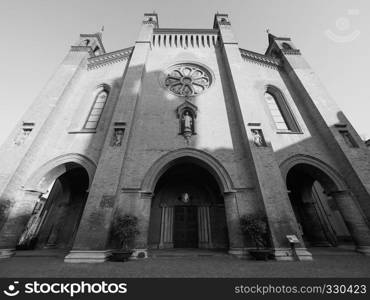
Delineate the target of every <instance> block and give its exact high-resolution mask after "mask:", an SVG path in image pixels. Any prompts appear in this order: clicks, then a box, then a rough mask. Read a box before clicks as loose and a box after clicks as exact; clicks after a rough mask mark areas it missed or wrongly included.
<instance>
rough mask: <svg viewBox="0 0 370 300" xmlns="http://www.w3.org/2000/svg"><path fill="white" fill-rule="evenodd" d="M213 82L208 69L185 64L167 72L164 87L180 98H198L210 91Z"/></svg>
mask: <svg viewBox="0 0 370 300" xmlns="http://www.w3.org/2000/svg"><path fill="white" fill-rule="evenodd" d="M211 82H212V76H211V73H210V72H209V71H208V70H207V69H205V68H204V67H201V66H199V65H196V64H190V63H183V64H177V65H174V66H172V67H170V68H169V69H168V70H167V72H166V76H165V80H164V86H165V87H166V88H167V89H169V90H170V91H171V92H172V93H174V94H176V95H178V96H196V95H199V94H200V93H202V92H204V91H205V90H206V89H208V88H209V87H210V85H211Z"/></svg>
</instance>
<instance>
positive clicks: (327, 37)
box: [0, 0, 370, 144]
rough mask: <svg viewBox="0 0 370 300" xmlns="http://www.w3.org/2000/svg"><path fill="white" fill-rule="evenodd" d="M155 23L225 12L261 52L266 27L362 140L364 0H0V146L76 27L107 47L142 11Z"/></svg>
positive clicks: (368, 63)
mask: <svg viewBox="0 0 370 300" xmlns="http://www.w3.org/2000/svg"><path fill="white" fill-rule="evenodd" d="M153 11H155V12H157V13H158V15H159V26H160V27H162V28H165V27H166V28H168V27H179V28H212V25H213V17H214V14H215V13H216V12H220V13H228V14H229V16H230V19H231V25H232V27H233V30H234V33H235V35H236V37H237V39H238V41H239V47H241V48H244V49H248V50H251V51H255V52H259V53H264V52H265V50H266V48H267V44H268V43H267V33H266V30H267V29H269V31H270V32H271V33H272V34H274V35H277V36H287V37H291V38H292V41H293V43H294V44H295V45H296V46H297V47H298V48H299V49H300V50H301V53H302V55H304V57H305V59H306V60H307V61H308V63H309V64H310V65H311V67H312V68H313V70H314V71H315V72H316V73H317V75H318V76H319V77H320V79H321V81H322V82H323V84H324V86H325V87H326V89H327V90H328V91H329V94H330V95H331V96H332V98H333V99H334V100H335V102H336V103H337V104H338V106H339V107H340V108H341V109H342V110H343V112H344V113H345V114H346V116H347V117H348V118H349V120H350V122H351V123H352V124H353V126H354V127H355V129H356V130H357V132H358V133H359V134H360V136H361V137H362V138H363V139H369V138H370V117H369V116H370V104H369V102H370V97H369V92H368V88H369V87H370V76H369V70H370V68H369V67H370V51H369V46H370V24H369V23H370V1H368V0H351V1H348V0H331V1H329V0H310V1H307V0H304V1H303V0H294V1H293V0H243V1H242V0H227V1H225V0H223V1H219V0H213V1H208V0H197V1H194V0H182V1H180V0H171V1H169V0H158V1H153V0H152V1H149V0H148V1H146V0H135V1H124V0H104V1H102V0H75V1H69V0H63V1H57V0H24V1H21V0H0V31H1V38H2V42H1V47H0V57H1V59H0V87H1V97H0V144H1V143H3V142H4V140H5V138H6V137H7V136H8V135H9V134H10V132H11V130H12V129H13V127H14V126H15V124H16V123H17V121H18V120H19V119H20V118H21V117H22V115H23V113H24V112H25V111H26V109H27V108H28V107H29V106H30V105H31V103H32V102H33V101H34V99H35V98H36V97H37V95H38V94H39V93H40V92H41V90H42V88H43V87H44V86H45V84H46V83H47V80H48V79H49V78H50V77H51V76H52V74H53V72H54V71H55V70H56V68H57V67H58V65H59V64H60V63H61V61H62V60H63V58H64V57H65V55H66V54H67V52H68V51H69V48H70V45H71V44H72V43H74V42H75V41H76V40H77V39H78V36H79V34H80V33H95V32H98V31H100V29H101V27H102V26H104V32H103V42H104V46H105V48H106V50H107V52H110V51H115V50H118V49H122V48H126V47H130V46H133V45H134V42H135V39H136V37H137V34H138V32H139V30H140V24H141V20H142V17H143V14H144V13H145V12H153Z"/></svg>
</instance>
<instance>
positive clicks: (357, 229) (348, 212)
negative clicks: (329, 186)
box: [331, 191, 370, 255]
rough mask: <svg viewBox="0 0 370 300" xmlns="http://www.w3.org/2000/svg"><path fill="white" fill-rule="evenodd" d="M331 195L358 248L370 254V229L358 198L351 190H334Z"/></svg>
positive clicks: (359, 250)
mask: <svg viewBox="0 0 370 300" xmlns="http://www.w3.org/2000/svg"><path fill="white" fill-rule="evenodd" d="M331 195H332V196H333V198H334V199H335V201H336V203H337V205H338V208H339V211H340V213H341V215H342V217H343V219H344V222H345V223H346V225H347V227H348V230H349V232H350V233H351V236H352V238H353V240H354V241H355V243H356V245H357V249H356V250H357V251H358V252H361V253H363V254H365V255H370V229H369V226H368V225H367V222H366V220H365V218H364V214H363V212H362V210H361V209H360V207H359V205H358V204H357V203H356V200H355V199H354V198H353V196H352V195H351V193H350V192H349V191H338V192H333V193H331Z"/></svg>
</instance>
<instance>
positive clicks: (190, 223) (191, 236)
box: [173, 206, 198, 248]
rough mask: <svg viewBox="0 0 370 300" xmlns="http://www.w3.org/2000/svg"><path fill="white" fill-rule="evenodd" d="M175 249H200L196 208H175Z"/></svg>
mask: <svg viewBox="0 0 370 300" xmlns="http://www.w3.org/2000/svg"><path fill="white" fill-rule="evenodd" d="M173 241H174V247H175V248H197V247H198V213H197V207H196V206H175V221H174V236H173Z"/></svg>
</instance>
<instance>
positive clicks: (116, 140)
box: [112, 128, 125, 147]
mask: <svg viewBox="0 0 370 300" xmlns="http://www.w3.org/2000/svg"><path fill="white" fill-rule="evenodd" d="M124 133H125V129H124V128H115V129H114V133H113V138H112V146H113V147H119V146H121V145H122V140H123V135H124Z"/></svg>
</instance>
